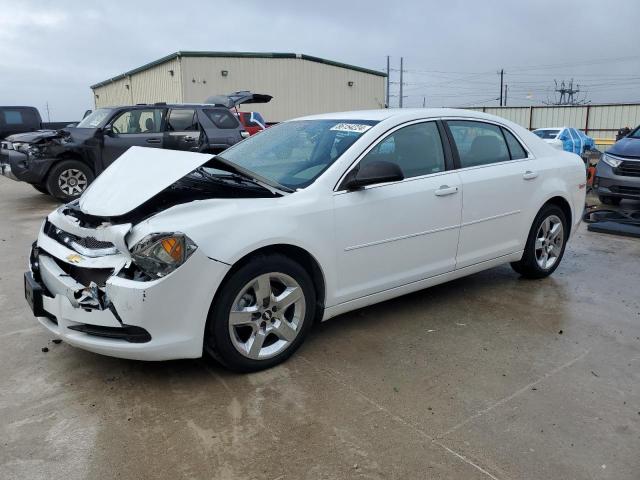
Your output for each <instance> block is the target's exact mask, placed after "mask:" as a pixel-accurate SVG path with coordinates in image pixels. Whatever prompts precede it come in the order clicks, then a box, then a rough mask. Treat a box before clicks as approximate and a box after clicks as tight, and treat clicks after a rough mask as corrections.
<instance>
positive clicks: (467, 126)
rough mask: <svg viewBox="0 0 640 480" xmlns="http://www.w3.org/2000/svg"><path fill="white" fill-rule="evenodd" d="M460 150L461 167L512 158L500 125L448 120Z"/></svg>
mask: <svg viewBox="0 0 640 480" xmlns="http://www.w3.org/2000/svg"><path fill="white" fill-rule="evenodd" d="M447 125H448V126H449V130H450V131H451V134H452V136H453V143H454V144H455V147H456V149H457V150H458V157H459V158H460V167H461V168H466V167H477V166H480V165H489V164H491V163H498V162H505V161H507V160H510V159H511V157H510V155H509V149H508V148H507V143H506V141H505V139H504V136H503V135H502V131H501V129H500V127H498V126H497V125H493V124H491V123H483V122H476V121H470V120H450V121H448V122H447Z"/></svg>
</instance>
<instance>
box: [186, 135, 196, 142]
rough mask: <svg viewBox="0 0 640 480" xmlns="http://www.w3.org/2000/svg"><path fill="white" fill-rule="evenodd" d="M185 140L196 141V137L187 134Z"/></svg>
mask: <svg viewBox="0 0 640 480" xmlns="http://www.w3.org/2000/svg"><path fill="white" fill-rule="evenodd" d="M184 141H185V142H195V141H196V139H195V138H194V137H192V136H190V135H187V136H186V137H184Z"/></svg>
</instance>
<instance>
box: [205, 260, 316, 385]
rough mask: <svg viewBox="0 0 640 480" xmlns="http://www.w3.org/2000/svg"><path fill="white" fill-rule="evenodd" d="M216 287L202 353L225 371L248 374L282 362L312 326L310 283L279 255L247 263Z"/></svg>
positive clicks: (296, 266)
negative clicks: (217, 290)
mask: <svg viewBox="0 0 640 480" xmlns="http://www.w3.org/2000/svg"><path fill="white" fill-rule="evenodd" d="M220 288H221V290H220V292H219V294H218V295H216V298H215V300H214V304H213V305H212V309H211V311H210V312H209V318H208V319H207V327H206V332H205V350H206V351H207V352H208V353H210V354H211V355H212V356H213V357H214V358H215V359H216V360H218V361H219V362H220V363H222V364H223V365H225V366H226V367H227V368H229V369H231V370H235V371H238V372H252V371H257V370H262V369H265V368H270V367H273V366H275V365H277V364H279V363H281V362H283V361H284V360H286V359H287V358H288V357H289V356H291V354H292V353H293V352H294V351H295V350H296V349H297V348H298V347H299V346H300V345H301V344H302V342H303V340H304V337H305V336H306V334H307V332H308V331H309V328H310V327H311V324H312V323H313V318H314V313H315V304H316V294H315V289H314V286H313V281H312V280H311V278H310V276H309V274H308V273H307V272H306V270H305V269H304V268H302V267H301V266H300V265H299V264H298V263H296V262H295V261H293V260H291V259H290V258H288V257H285V256H284V255H280V254H274V255H265V256H259V257H256V258H254V259H252V260H251V261H250V262H248V263H246V264H245V265H243V266H241V267H240V268H238V270H236V271H235V272H234V273H233V274H232V275H231V276H230V277H229V279H228V280H227V281H225V283H224V284H223V285H222V286H221V287H220Z"/></svg>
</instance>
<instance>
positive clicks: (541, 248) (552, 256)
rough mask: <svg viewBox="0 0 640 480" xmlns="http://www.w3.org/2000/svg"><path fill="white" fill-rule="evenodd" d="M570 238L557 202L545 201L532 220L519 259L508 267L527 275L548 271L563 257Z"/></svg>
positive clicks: (565, 220) (547, 274) (528, 276)
mask: <svg viewBox="0 0 640 480" xmlns="http://www.w3.org/2000/svg"><path fill="white" fill-rule="evenodd" d="M568 238H569V226H568V224H567V218H566V216H565V214H564V212H563V211H562V209H561V208H560V207H558V206H557V205H551V204H549V205H545V206H544V207H543V208H542V209H541V210H540V211H539V212H538V215H536V218H535V219H534V221H533V225H532V226H531V230H530V231H529V237H528V238H527V243H526V245H525V247H524V253H523V255H522V259H521V260H520V261H518V262H513V263H511V267H512V268H513V269H514V270H515V271H516V272H518V273H519V274H520V275H522V276H523V277H526V278H544V277H547V276H549V275H551V274H552V273H553V272H554V271H555V269H556V268H558V265H560V261H561V260H562V256H563V255H564V249H565V246H566V243H567V239H568Z"/></svg>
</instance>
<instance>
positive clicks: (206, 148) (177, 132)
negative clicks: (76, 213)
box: [0, 97, 270, 201]
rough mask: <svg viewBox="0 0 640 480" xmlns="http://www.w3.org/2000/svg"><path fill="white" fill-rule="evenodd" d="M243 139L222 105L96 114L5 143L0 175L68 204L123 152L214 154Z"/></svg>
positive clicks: (149, 107)
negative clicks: (147, 149) (157, 150)
mask: <svg viewBox="0 0 640 480" xmlns="http://www.w3.org/2000/svg"><path fill="white" fill-rule="evenodd" d="M269 99H270V97H269ZM247 136H248V133H247V132H246V131H245V130H244V128H243V127H242V125H241V124H240V122H239V121H238V119H237V118H236V117H235V115H234V114H233V113H232V112H231V111H230V110H229V107H228V106H227V105H226V104H225V105H224V106H223V105H221V104H214V103H211V104H197V105H196V104H193V105H191V104H178V105H169V104H166V103H156V104H152V105H151V104H150V105H134V106H126V107H113V108H99V109H97V110H96V111H95V112H93V113H92V114H91V115H89V116H87V117H86V118H84V119H83V120H82V121H81V122H80V123H79V124H78V125H77V126H76V127H73V128H64V129H62V130H57V131H54V130H40V131H35V132H29V133H22V134H16V135H11V136H9V137H7V138H6V139H5V140H4V141H3V142H2V145H1V149H0V171H1V173H2V174H3V175H5V176H8V177H10V178H13V179H14V180H19V181H24V182H27V183H30V184H31V185H33V186H34V188H36V190H38V191H40V192H43V193H49V194H51V195H53V196H54V197H56V198H58V199H60V200H63V201H68V200H71V199H74V198H76V197H78V196H79V195H80V194H81V193H82V192H83V191H84V190H85V189H86V188H87V186H88V185H89V184H90V183H91V182H92V181H93V179H94V178H95V177H96V176H97V175H99V174H100V173H101V172H102V171H103V170H104V169H105V168H107V167H108V166H109V165H110V164H111V163H112V162H113V161H114V160H115V159H116V158H118V157H119V156H120V155H122V154H123V153H124V152H125V151H126V150H127V149H128V148H129V147H132V146H144V147H154V148H168V149H173V150H188V151H193V152H210V153H219V152H221V151H222V150H224V149H225V148H227V147H230V146H231V145H233V144H235V143H237V142H239V141H240V140H242V139H243V138H245V137H247Z"/></svg>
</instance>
